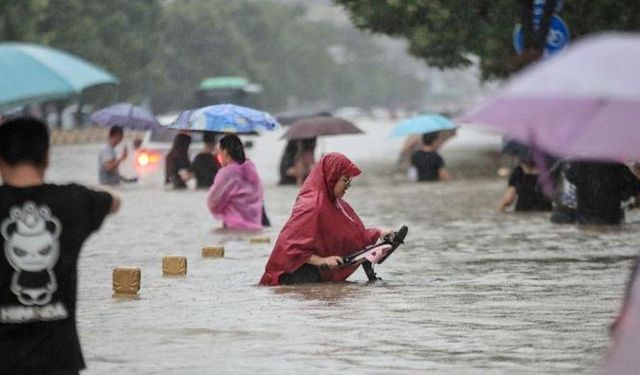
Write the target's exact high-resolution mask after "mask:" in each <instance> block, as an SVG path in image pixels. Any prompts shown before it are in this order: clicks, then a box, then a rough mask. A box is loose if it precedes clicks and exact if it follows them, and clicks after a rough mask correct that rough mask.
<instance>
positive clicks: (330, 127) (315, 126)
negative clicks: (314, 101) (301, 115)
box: [281, 117, 364, 139]
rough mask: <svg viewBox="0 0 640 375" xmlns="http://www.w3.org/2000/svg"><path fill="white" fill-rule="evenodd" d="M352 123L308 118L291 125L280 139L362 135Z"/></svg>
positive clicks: (328, 118)
mask: <svg viewBox="0 0 640 375" xmlns="http://www.w3.org/2000/svg"><path fill="white" fill-rule="evenodd" d="M362 133H364V132H363V131H362V130H360V129H358V127H357V126H355V125H354V124H353V123H352V122H349V121H347V120H343V119H341V118H338V117H310V118H306V119H303V120H300V121H298V122H296V123H295V124H293V125H292V127H291V128H290V129H289V130H287V132H286V133H284V135H283V136H282V137H281V138H282V139H305V138H315V137H318V136H321V135H339V134H362Z"/></svg>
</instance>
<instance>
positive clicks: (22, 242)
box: [0, 118, 120, 374]
mask: <svg viewBox="0 0 640 375" xmlns="http://www.w3.org/2000/svg"><path fill="white" fill-rule="evenodd" d="M48 154H49V133H48V130H47V127H46V125H44V124H43V123H41V122H39V121H38V120H35V119H28V118H19V119H14V120H11V121H7V122H6V123H4V124H2V125H0V175H1V176H2V181H3V185H1V186H0V374H53V373H55V374H77V373H78V372H79V371H80V370H81V369H83V368H84V367H85V364H84V359H83V357H82V352H81V350H80V342H79V340H78V333H77V330H76V295H77V263H78V256H79V254H80V250H81V248H82V245H83V243H84V241H85V240H86V239H87V238H88V237H89V236H90V235H91V233H93V232H95V231H96V230H98V229H99V228H100V226H101V224H102V221H103V220H104V218H105V216H107V214H110V213H113V212H115V211H117V210H118V208H119V206H120V199H119V198H117V197H115V196H112V195H111V194H109V193H106V192H98V191H93V190H90V189H87V188H85V187H83V186H80V185H75V184H71V185H52V184H46V183H45V182H44V173H45V169H46V168H47V164H48Z"/></svg>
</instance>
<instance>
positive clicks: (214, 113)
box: [169, 104, 279, 134]
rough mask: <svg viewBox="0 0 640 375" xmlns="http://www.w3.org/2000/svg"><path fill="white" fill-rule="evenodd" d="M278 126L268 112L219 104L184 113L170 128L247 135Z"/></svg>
mask: <svg viewBox="0 0 640 375" xmlns="http://www.w3.org/2000/svg"><path fill="white" fill-rule="evenodd" d="M278 126H279V124H278V121H276V119H274V118H273V117H272V116H271V115H270V114H268V113H267V112H262V111H258V110H255V109H251V108H247V107H242V106H239V105H235V104H218V105H212V106H208V107H203V108H198V109H192V110H187V111H184V112H182V113H181V114H180V116H178V118H177V119H176V121H174V122H173V123H172V124H171V125H169V128H171V129H178V130H194V131H209V132H217V133H235V134H247V133H255V132H257V131H258V130H274V129H275V128H276V127H278Z"/></svg>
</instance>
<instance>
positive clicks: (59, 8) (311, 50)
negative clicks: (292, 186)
mask: <svg viewBox="0 0 640 375" xmlns="http://www.w3.org/2000/svg"><path fill="white" fill-rule="evenodd" d="M0 10H1V11H2V12H1V13H0V40H20V41H29V42H34V43H41V44H46V45H50V46H53V47H56V48H61V49H63V50H66V51H69V52H71V53H74V54H77V55H79V56H81V57H83V58H85V59H87V60H89V61H91V62H93V63H96V64H98V65H101V66H103V67H105V68H106V69H107V70H109V71H111V72H113V73H114V74H115V75H116V76H118V78H119V79H120V82H121V83H120V85H119V88H118V91H119V92H118V93H117V95H116V94H115V93H111V94H110V95H107V96H106V98H105V97H104V94H103V93H102V94H100V93H99V94H96V95H97V96H98V97H100V95H102V99H103V100H104V99H106V100H114V99H115V98H116V96H117V98H118V100H123V101H132V102H141V101H142V100H143V99H144V98H147V97H149V98H151V99H152V103H153V107H154V109H155V110H157V111H168V110H180V109H184V108H188V107H192V106H193V105H194V90H195V89H196V88H197V87H198V84H199V82H200V81H201V80H202V79H203V78H206V77H211V76H244V77H248V78H249V79H250V80H251V81H253V82H257V83H260V84H261V85H262V86H263V88H264V92H263V93H262V94H260V95H257V96H256V97H255V102H254V103H252V104H254V105H256V106H258V107H260V108H265V109H269V110H278V109H283V108H285V107H287V106H288V105H296V104H304V103H324V105H326V106H346V105H359V106H372V105H384V104H389V105H394V104H400V103H402V104H405V105H406V104H414V103H416V102H418V101H419V100H420V98H421V97H422V92H423V91H424V90H423V88H422V87H421V86H422V85H421V84H420V83H419V82H417V81H416V80H415V78H414V77H413V76H412V75H410V74H407V73H402V72H400V71H398V68H397V67H396V66H394V62H393V61H386V60H384V59H382V60H381V59H380V47H379V45H378V44H376V43H374V42H372V41H371V38H370V37H368V36H367V35H365V34H364V33H362V32H359V31H355V30H353V29H349V30H341V29H339V28H338V27H337V26H333V25H329V24H326V23H315V22H311V21H309V20H307V19H306V18H305V14H304V9H302V8H299V7H285V6H282V5H277V4H274V3H271V2H268V1H251V0H234V1H228V0H188V1H187V0H173V1H167V0H135V1H132V0H109V1H104V0H0ZM335 46H339V47H340V48H342V49H343V50H345V51H347V55H348V59H347V60H346V61H337V60H336V58H335V56H332V54H331V53H330V50H331V48H333V47H335ZM96 95H91V96H92V97H95V96H96Z"/></svg>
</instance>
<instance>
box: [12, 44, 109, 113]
mask: <svg viewBox="0 0 640 375" xmlns="http://www.w3.org/2000/svg"><path fill="white" fill-rule="evenodd" d="M107 83H112V84H115V83H118V80H117V79H116V77H114V76H113V75H111V74H110V73H109V72H107V71H105V70H103V69H101V68H98V67H97V66H95V65H92V64H90V63H89V62H87V61H85V60H83V59H80V58H79V57H76V56H73V55H71V54H68V53H66V52H63V51H60V50H57V49H53V48H49V47H44V46H38V45H34V44H26V43H0V108H12V107H18V106H21V105H25V104H29V103H33V102H39V101H44V100H53V99H61V98H66V97H69V96H73V95H76V94H80V93H81V92H82V90H84V89H86V88H88V87H91V86H95V85H100V84H107Z"/></svg>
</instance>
